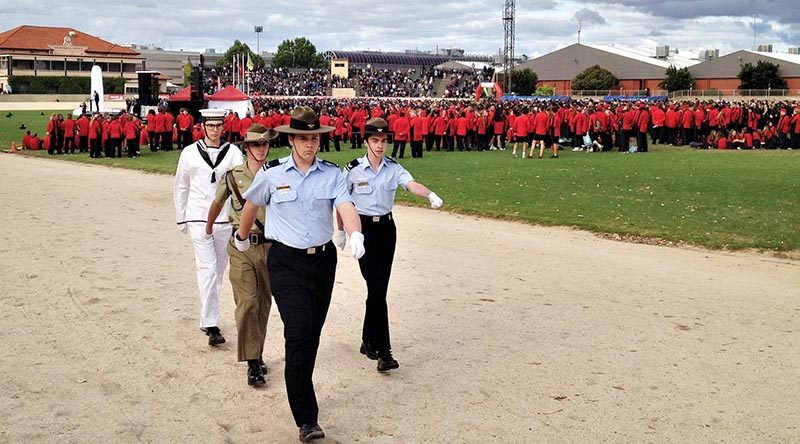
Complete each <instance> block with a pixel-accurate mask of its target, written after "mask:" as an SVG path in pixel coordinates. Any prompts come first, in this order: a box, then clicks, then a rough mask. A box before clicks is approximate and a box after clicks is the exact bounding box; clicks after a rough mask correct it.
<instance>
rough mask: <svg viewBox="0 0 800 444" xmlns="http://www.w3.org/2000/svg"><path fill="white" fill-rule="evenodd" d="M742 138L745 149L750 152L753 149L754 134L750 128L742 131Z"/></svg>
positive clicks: (747, 127)
mask: <svg viewBox="0 0 800 444" xmlns="http://www.w3.org/2000/svg"><path fill="white" fill-rule="evenodd" d="M742 137H743V138H744V148H746V149H748V150H752V149H753V132H752V130H750V127H749V126H746V127H744V130H742Z"/></svg>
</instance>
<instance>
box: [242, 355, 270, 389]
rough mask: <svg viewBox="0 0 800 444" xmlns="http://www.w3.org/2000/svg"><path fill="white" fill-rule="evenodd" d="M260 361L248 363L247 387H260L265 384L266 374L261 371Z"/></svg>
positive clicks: (255, 360)
mask: <svg viewBox="0 0 800 444" xmlns="http://www.w3.org/2000/svg"><path fill="white" fill-rule="evenodd" d="M258 361H260V359H251V360H249V361H247V385H254V386H259V385H262V384H264V383H265V382H267V381H265V380H264V372H263V371H261V363H260V362H258Z"/></svg>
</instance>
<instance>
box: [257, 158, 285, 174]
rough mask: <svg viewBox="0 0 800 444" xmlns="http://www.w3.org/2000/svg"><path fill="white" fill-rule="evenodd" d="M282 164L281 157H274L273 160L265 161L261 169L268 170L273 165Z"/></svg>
mask: <svg viewBox="0 0 800 444" xmlns="http://www.w3.org/2000/svg"><path fill="white" fill-rule="evenodd" d="M280 164H281V160H280V159H274V160H271V161H269V162H267V163H265V164H264V166H262V167H261V169H262V170H263V171H267V170H268V169H270V168H272V167H276V166H278V165H280Z"/></svg>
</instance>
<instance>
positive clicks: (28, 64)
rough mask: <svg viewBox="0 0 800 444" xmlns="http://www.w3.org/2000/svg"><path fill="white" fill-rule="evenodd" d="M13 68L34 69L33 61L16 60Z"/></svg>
mask: <svg viewBox="0 0 800 444" xmlns="http://www.w3.org/2000/svg"><path fill="white" fill-rule="evenodd" d="M12 67H13V68H14V69H33V60H19V59H14V61H13V63H12Z"/></svg>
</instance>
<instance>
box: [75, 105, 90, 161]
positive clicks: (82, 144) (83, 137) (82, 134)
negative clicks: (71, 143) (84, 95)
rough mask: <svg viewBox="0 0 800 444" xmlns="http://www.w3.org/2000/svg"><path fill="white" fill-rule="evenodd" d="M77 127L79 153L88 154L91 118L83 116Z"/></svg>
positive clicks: (76, 123) (79, 119)
mask: <svg viewBox="0 0 800 444" xmlns="http://www.w3.org/2000/svg"><path fill="white" fill-rule="evenodd" d="M75 125H76V126H77V128H78V129H77V132H78V152H81V153H86V152H88V151H89V118H87V117H86V114H81V116H80V117H79V118H78V120H77V122H75Z"/></svg>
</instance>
